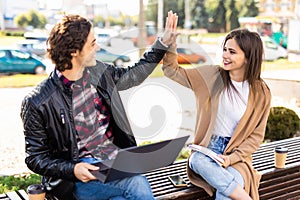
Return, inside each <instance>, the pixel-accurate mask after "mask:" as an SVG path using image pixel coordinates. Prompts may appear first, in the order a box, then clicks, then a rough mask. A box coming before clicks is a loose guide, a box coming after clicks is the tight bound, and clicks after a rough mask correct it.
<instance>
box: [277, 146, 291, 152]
mask: <svg viewBox="0 0 300 200" xmlns="http://www.w3.org/2000/svg"><path fill="white" fill-rule="evenodd" d="M275 152H276V153H287V152H288V148H286V147H275Z"/></svg>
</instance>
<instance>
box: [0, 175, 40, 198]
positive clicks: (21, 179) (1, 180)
mask: <svg viewBox="0 0 300 200" xmlns="http://www.w3.org/2000/svg"><path fill="white" fill-rule="evenodd" d="M36 183H41V176H40V175H37V174H30V175H18V176H0V194H3V193H6V192H8V191H17V190H25V191H26V189H27V187H28V186H29V185H32V184H36Z"/></svg>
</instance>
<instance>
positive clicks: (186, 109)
mask: <svg viewBox="0 0 300 200" xmlns="http://www.w3.org/2000/svg"><path fill="white" fill-rule="evenodd" d="M114 42H115V43H116V44H117V45H118V48H117V49H118V50H119V52H115V53H124V52H125V54H128V55H130V56H131V57H132V58H133V60H136V59H137V55H136V53H135V51H137V49H134V47H133V46H131V48H130V49H134V50H132V51H128V46H130V44H127V43H126V44H124V45H119V41H114ZM122 44H123V43H122ZM113 46H116V45H114V44H113ZM215 48H216V47H215V46H211V45H201V48H199V45H195V46H193V50H194V51H196V52H198V53H200V52H203V49H205V52H206V53H207V54H208V55H209V56H210V57H211V58H212V59H210V60H209V62H211V63H214V62H215V61H216V60H215V59H214V56H215V55H214V52H215ZM299 74H300V70H286V71H280V72H278V71H277V72H268V73H264V74H263V77H265V78H278V79H287V80H298V81H300V77H299ZM298 85H299V84H298ZM297 87H299V89H297V88H296V91H300V86H297ZM31 89H32V88H5V89H0V97H1V103H0V127H1V132H0V152H1V153H0V176H1V175H11V174H19V173H26V172H29V170H28V169H27V167H26V166H25V164H24V158H25V153H24V148H25V145H24V136H23V132H22V122H21V119H20V106H21V101H22V99H23V97H24V96H25V95H26V94H27V93H28V92H29V91H30V90H31ZM275 89H276V88H275ZM121 95H122V98H123V101H124V105H125V108H126V109H127V113H128V116H129V119H130V121H131V123H132V127H133V131H134V133H135V136H136V138H137V140H138V142H143V141H149V140H151V141H158V140H163V139H169V138H172V137H176V136H179V135H185V134H189V135H191V137H190V140H192V138H193V132H194V124H195V116H196V111H195V102H194V96H193V93H192V92H191V91H190V90H188V89H186V88H184V87H182V86H180V85H178V84H176V83H174V82H172V81H170V80H169V79H166V78H164V77H163V78H153V79H147V80H146V81H145V83H143V84H142V86H141V87H138V88H133V89H131V90H128V91H125V92H122V93H121ZM284 96H285V93H284V92H283V93H282V94H280V95H279V97H275V98H273V102H272V103H273V105H283V106H286V107H290V108H292V109H294V110H295V111H296V112H297V113H298V114H299V115H300V111H299V110H300V109H299V107H296V106H295V104H294V103H293V102H291V101H287V100H286V99H284V98H281V97H284ZM298 98H299V99H300V97H299V96H298Z"/></svg>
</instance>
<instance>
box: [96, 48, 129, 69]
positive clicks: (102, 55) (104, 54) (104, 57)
mask: <svg viewBox="0 0 300 200" xmlns="http://www.w3.org/2000/svg"><path fill="white" fill-rule="evenodd" d="M96 59H97V60H101V61H102V62H107V63H113V64H114V65H116V66H121V65H123V64H124V62H129V61H130V57H129V56H126V55H120V54H114V53H111V52H109V51H107V50H106V49H103V48H101V49H100V50H99V51H97V53H96Z"/></svg>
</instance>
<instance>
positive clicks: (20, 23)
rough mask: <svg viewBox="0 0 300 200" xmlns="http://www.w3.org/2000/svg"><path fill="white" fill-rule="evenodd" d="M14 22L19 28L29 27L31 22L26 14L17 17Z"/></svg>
mask: <svg viewBox="0 0 300 200" xmlns="http://www.w3.org/2000/svg"><path fill="white" fill-rule="evenodd" d="M14 21H15V23H16V24H17V25H18V26H19V27H26V26H28V25H29V21H28V19H27V17H26V15H25V14H20V15H17V16H16V17H15V19H14Z"/></svg>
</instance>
